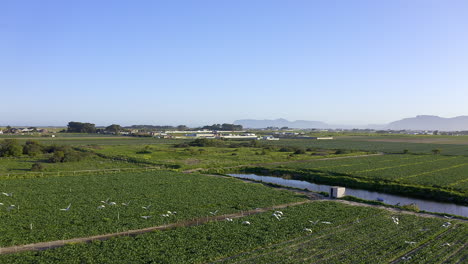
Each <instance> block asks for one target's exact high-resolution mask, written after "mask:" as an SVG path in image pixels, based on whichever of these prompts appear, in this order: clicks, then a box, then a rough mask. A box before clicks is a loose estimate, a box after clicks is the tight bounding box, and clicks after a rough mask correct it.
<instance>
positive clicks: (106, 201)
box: [101, 198, 110, 204]
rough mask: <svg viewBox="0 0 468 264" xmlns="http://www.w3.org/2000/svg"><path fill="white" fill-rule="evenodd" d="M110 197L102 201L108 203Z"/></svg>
mask: <svg viewBox="0 0 468 264" xmlns="http://www.w3.org/2000/svg"><path fill="white" fill-rule="evenodd" d="M109 199H110V198H107V200H105V201H101V203H105V204H106V203H108V202H109Z"/></svg>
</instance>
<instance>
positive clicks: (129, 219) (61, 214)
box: [0, 171, 304, 247]
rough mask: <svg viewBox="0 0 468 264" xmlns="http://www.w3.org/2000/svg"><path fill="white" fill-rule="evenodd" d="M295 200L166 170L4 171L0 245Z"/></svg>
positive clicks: (252, 187)
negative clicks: (37, 174)
mask: <svg viewBox="0 0 468 264" xmlns="http://www.w3.org/2000/svg"><path fill="white" fill-rule="evenodd" d="M2 193H3V194H2ZM301 200H304V198H303V197H302V196H298V195H295V194H294V193H291V192H287V191H281V190H275V189H271V188H268V187H265V186H263V185H260V184H247V183H244V182H242V181H240V180H236V179H231V178H220V177H212V176H203V175H194V174H181V173H174V172H167V171H156V172H142V173H116V174H107V175H94V176H92V175H90V176H63V177H46V178H32V179H8V180H2V181H0V223H1V225H0V246H2V247H4V246H10V245H21V244H27V243H33V242H42V241H51V240H61V239H69V238H75V237H83V236H90V235H97V234H105V233H114V232H121V231H126V230H132V229H139V228H144V227H150V226H158V225H163V224H167V223H174V222H179V221H185V220H190V219H194V218H200V217H209V216H212V215H213V214H212V213H213V212H214V213H215V214H217V215H222V214H227V213H236V212H240V211H243V210H251V209H255V208H257V207H269V206H271V205H276V204H285V203H290V202H296V201H301ZM168 211H170V212H171V213H168ZM210 212H211V213H210Z"/></svg>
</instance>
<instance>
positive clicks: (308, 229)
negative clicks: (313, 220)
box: [304, 228, 312, 233]
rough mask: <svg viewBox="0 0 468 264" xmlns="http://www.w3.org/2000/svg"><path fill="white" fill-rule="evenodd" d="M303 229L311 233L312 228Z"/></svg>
mask: <svg viewBox="0 0 468 264" xmlns="http://www.w3.org/2000/svg"><path fill="white" fill-rule="evenodd" d="M304 231H307V232H310V233H312V229H310V228H304Z"/></svg>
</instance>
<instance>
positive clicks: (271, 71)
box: [0, 0, 468, 125]
mask: <svg viewBox="0 0 468 264" xmlns="http://www.w3.org/2000/svg"><path fill="white" fill-rule="evenodd" d="M467 13H468V1H464V0H460V1H455V0H448V1H435V0H434V1H432V0H412V1H408V0H401V1H397V0H394V1H371V0H369V1H363V0H361V1H360V0H323V1H319V0H316V1H310V0H305V1H299V0H292V1H284V0H283V1H276V0H265V1H264V0H246V1H244V0H236V1H220V0H213V1H208V0H193V1H177V0H173V1H156V0H155V1H143V0H140V1H115V0H113V1H111V0H101V1H87V0H80V1H47V0H41V1H33V0H31V1H21V0H20V1H16V0H11V1H2V2H1V3H0V98H2V100H1V101H0V125H7V124H11V125H66V123H67V122H68V121H72V120H73V121H83V122H85V121H86V122H93V123H96V124H98V125H109V124H111V123H118V124H123V125H130V124H159V125H163V124H170V125H177V124H187V125H200V124H211V123H219V122H232V121H234V120H236V119H244V118H254V119H273V118H280V117H282V118H286V119H289V120H297V119H303V120H320V121H325V122H328V123H331V124H369V123H371V124H376V123H377V124H378V123H387V122H390V121H394V120H397V119H400V118H404V117H410V116H415V115H418V114H433V115H440V116H443V117H453V116H458V115H468V108H467V107H466V103H467V101H468V34H467V29H468V16H467V15H466V14H467Z"/></svg>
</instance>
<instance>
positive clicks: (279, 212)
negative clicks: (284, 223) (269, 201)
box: [275, 211, 283, 216]
mask: <svg viewBox="0 0 468 264" xmlns="http://www.w3.org/2000/svg"><path fill="white" fill-rule="evenodd" d="M275 214H277V215H281V216H283V212H281V211H275Z"/></svg>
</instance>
